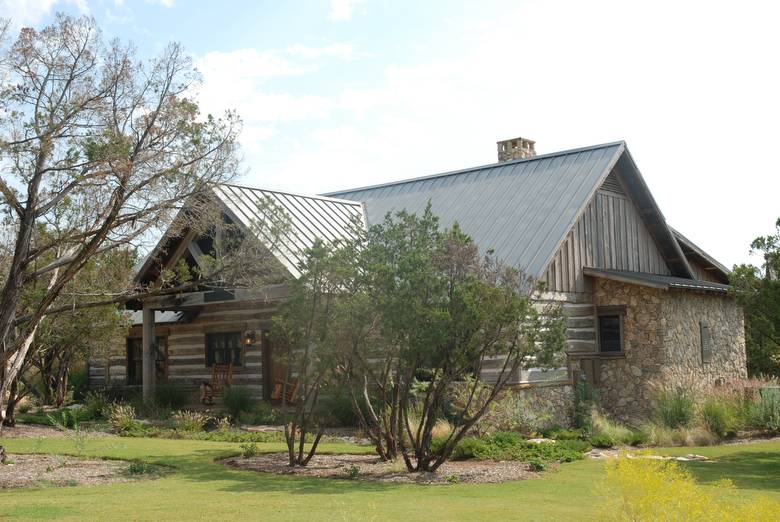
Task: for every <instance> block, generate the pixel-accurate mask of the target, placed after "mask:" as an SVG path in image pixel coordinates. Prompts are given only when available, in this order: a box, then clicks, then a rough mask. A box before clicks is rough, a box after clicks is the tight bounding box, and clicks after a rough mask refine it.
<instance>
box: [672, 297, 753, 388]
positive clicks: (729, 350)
mask: <svg viewBox="0 0 780 522" xmlns="http://www.w3.org/2000/svg"><path fill="white" fill-rule="evenodd" d="M664 315H665V316H666V317H667V323H668V324H667V328H666V333H665V335H664V348H665V350H666V357H667V359H668V360H669V361H674V364H669V365H667V366H666V367H665V368H664V374H665V376H666V378H665V380H666V381H667V382H671V383H685V382H689V381H690V380H691V379H693V380H694V381H695V382H696V383H698V384H712V383H714V382H715V381H718V380H723V381H729V380H731V379H735V378H746V377H747V364H746V360H745V357H746V356H745V322H744V314H743V313H742V309H741V308H740V307H739V305H737V303H736V302H734V300H733V299H731V298H730V297H728V296H725V295H721V294H713V293H706V294H705V293H701V292H688V291H681V290H669V291H668V292H667V296H666V299H665V301H664ZM702 321H705V322H706V323H707V324H708V325H709V328H710V336H711V339H712V352H711V353H712V355H711V359H710V361H709V362H704V361H703V360H702V354H701V328H700V323H701V322H702Z"/></svg>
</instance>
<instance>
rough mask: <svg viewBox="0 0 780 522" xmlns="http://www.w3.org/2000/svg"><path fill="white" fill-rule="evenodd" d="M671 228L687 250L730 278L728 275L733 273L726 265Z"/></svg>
mask: <svg viewBox="0 0 780 522" xmlns="http://www.w3.org/2000/svg"><path fill="white" fill-rule="evenodd" d="M669 228H670V229H671V230H672V233H673V234H674V237H675V238H676V239H677V241H678V242H679V243H680V244H681V245H684V246H685V247H686V248H688V249H689V250H691V251H692V252H693V253H695V254H696V255H698V256H699V257H700V258H701V259H702V260H704V261H705V262H707V263H709V264H711V265H712V266H713V267H714V268H716V269H718V270H720V272H721V273H722V274H723V276H724V277H728V274H730V273H731V270H729V269H728V268H726V266H725V265H723V264H722V263H720V262H719V261H718V260H717V259H715V258H714V257H712V256H711V255H709V254H708V253H707V252H705V251H704V250H703V249H702V248H701V247H699V246H698V245H696V244H695V243H694V242H693V241H691V240H690V239H688V238H687V237H685V236H684V235H682V233H680V231H678V230H676V229H674V228H672V227H671V226H670V227H669Z"/></svg>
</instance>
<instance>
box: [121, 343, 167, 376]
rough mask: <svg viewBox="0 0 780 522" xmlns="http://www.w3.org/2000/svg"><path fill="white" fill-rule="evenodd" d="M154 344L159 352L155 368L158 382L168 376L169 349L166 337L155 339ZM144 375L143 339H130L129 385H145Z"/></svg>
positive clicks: (128, 350) (128, 356) (128, 346)
mask: <svg viewBox="0 0 780 522" xmlns="http://www.w3.org/2000/svg"><path fill="white" fill-rule="evenodd" d="M154 342H155V347H156V351H157V357H155V359H156V361H155V366H156V368H157V380H158V381H159V380H161V379H164V378H165V377H166V376H167V371H166V364H167V359H168V356H167V352H168V349H167V343H166V339H165V337H155V339H154ZM143 374H144V358H143V339H141V338H140V337H130V338H128V339H127V384H129V385H131V386H137V385H141V384H143Z"/></svg>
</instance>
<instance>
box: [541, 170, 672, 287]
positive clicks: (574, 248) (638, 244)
mask: <svg viewBox="0 0 780 522" xmlns="http://www.w3.org/2000/svg"><path fill="white" fill-rule="evenodd" d="M586 266H588V267H595V268H608V269H613V270H630V271H635V272H646V273H650V274H661V275H670V274H671V272H670V271H669V268H668V267H667V265H666V262H665V261H664V258H663V256H662V255H661V252H660V250H659V249H658V247H657V245H656V243H655V240H654V239H653V238H652V236H651V235H650V233H649V232H648V230H647V228H646V227H645V224H644V222H643V221H642V217H641V215H640V214H639V212H638V210H637V209H636V206H635V205H634V203H633V202H632V201H631V200H630V199H629V198H628V197H627V196H626V195H625V192H624V191H623V189H622V187H621V186H620V183H619V182H618V180H617V178H616V177H615V175H614V173H613V174H610V175H609V177H608V178H607V180H606V181H605V183H604V185H603V186H602V187H601V188H600V189H599V190H598V191H597V192H596V194H595V196H594V198H593V199H592V200H591V202H590V203H589V204H588V206H587V207H586V208H585V211H584V212H583V214H582V216H580V218H579V219H578V221H577V222H576V223H575V225H574V226H573V227H572V230H571V231H570V232H569V234H568V235H567V236H566V239H565V240H564V242H563V244H562V245H561V247H560V248H559V250H558V252H556V254H555V256H554V257H553V259H552V261H551V262H550V264H549V266H548V267H547V271H546V273H545V276H544V279H545V282H546V283H547V288H548V289H549V290H551V291H555V292H588V291H589V289H588V287H587V281H586V280H585V277H584V276H583V274H582V268H583V267H586Z"/></svg>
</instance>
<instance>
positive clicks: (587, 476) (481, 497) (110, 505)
mask: <svg viewBox="0 0 780 522" xmlns="http://www.w3.org/2000/svg"><path fill="white" fill-rule="evenodd" d="M4 443H5V444H6V447H7V448H8V450H9V451H10V452H11V453H14V452H18V453H22V452H24V453H31V452H39V453H68V454H74V455H75V454H82V455H84V456H90V457H106V458H120V459H129V460H132V459H141V460H144V461H146V462H150V463H154V464H164V465H167V466H172V467H173V468H175V472H174V473H173V474H171V475H168V476H165V477H164V478H160V479H157V480H150V481H139V482H130V483H117V484H111V485H104V486H90V487H69V488H46V489H33V490H15V491H8V492H3V493H0V518H4V519H36V520H45V519H58V520H106V519H122V520H205V519H210V520H225V519H239V518H243V519H251V520H277V521H278V520H307V521H309V522H311V521H314V520H361V521H362V520H405V521H407V522H408V521H411V520H418V519H426V520H496V519H497V518H500V519H504V520H506V519H510V520H588V519H594V518H596V517H597V516H598V513H599V508H600V504H601V502H602V494H601V493H600V488H601V487H602V486H601V478H602V477H603V463H602V462H598V461H581V462H575V463H571V464H564V465H562V466H561V468H560V469H559V470H558V471H556V472H551V473H549V474H547V475H546V476H545V477H543V478H541V479H536V480H527V481H521V482H510V483H504V484H484V485H466V484H460V485H457V484H456V485H448V486H419V485H393V484H377V483H367V482H361V481H349V480H330V479H307V478H297V477H286V476H274V475H266V474H258V473H253V472H247V471H237V470H232V469H228V468H225V467H223V466H221V465H219V464H215V463H214V459H217V458H220V457H224V456H228V455H231V454H236V453H238V452H239V449H238V445H237V444H232V443H219V442H205V441H193V440H165V439H144V438H138V439H134V438H113V437H112V438H102V439H90V440H89V441H88V442H87V443H86V444H77V442H76V441H74V440H72V439H54V438H52V439H42V440H35V439H8V440H6V441H5V442H4ZM258 446H259V447H260V449H261V450H262V451H278V450H281V449H282V446H281V444H278V443H268V444H259V445H258ZM323 449H324V450H325V451H331V452H349V451H352V452H354V451H356V450H357V451H361V450H362V448H359V447H357V446H352V445H347V444H328V445H326V446H324V448H323ZM668 451H669V452H670V453H689V452H695V453H700V454H703V455H707V456H710V457H714V458H717V462H709V463H693V464H691V469H692V470H693V472H694V473H695V475H696V476H697V478H698V479H699V480H700V481H701V482H703V483H705V484H706V483H709V482H713V481H715V480H717V479H719V478H721V477H724V476H725V477H729V478H731V479H732V480H733V481H734V482H735V484H736V485H737V487H739V488H740V489H741V490H742V491H743V493H746V494H748V495H753V494H765V495H767V496H771V497H773V498H775V499H777V500H780V477H779V476H778V470H780V442H778V441H774V442H765V443H758V444H751V445H744V446H720V447H713V448H683V449H673V450H668Z"/></svg>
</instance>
